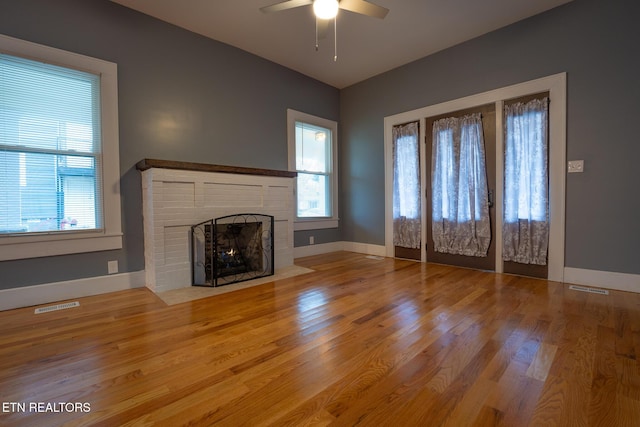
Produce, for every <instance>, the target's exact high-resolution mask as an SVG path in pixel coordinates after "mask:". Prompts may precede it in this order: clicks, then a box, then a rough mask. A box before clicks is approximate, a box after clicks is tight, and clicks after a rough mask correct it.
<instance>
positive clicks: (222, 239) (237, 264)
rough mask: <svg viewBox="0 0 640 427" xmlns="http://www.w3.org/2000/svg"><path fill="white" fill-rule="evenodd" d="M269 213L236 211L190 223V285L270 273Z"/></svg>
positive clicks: (270, 217)
mask: <svg viewBox="0 0 640 427" xmlns="http://www.w3.org/2000/svg"><path fill="white" fill-rule="evenodd" d="M273 261H274V254H273V216H271V215H261V214H238V215H228V216H223V217H220V218H215V219H211V220H209V221H205V222H202V223H200V224H196V225H194V226H192V227H191V265H192V282H193V285H194V286H222V285H228V284H230V283H236V282H242V281H245V280H250V279H255V278H258V277H263V276H271V275H273V268H274V267H273Z"/></svg>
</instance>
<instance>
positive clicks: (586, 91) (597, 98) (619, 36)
mask: <svg viewBox="0 0 640 427" xmlns="http://www.w3.org/2000/svg"><path fill="white" fill-rule="evenodd" d="M638 17H640V5H639V3H638V2H632V1H628V0H609V1H606V2H605V1H602V0H575V1H573V2H572V3H569V4H566V5H564V6H561V7H559V8H556V9H554V10H551V11H549V12H547V13H544V14H541V15H538V16H535V17H533V18H530V19H528V20H525V21H522V22H519V23H517V24H514V25H512V26H509V27H506V28H504V29H501V30H498V31H495V32H492V33H489V34H487V35H485V36H482V37H479V38H477V39H474V40H472V41H469V42H467V43H464V44H461V45H458V46H455V47H453V48H450V49H447V50H445V51H442V52H439V53H437V54H435V55H431V56H429V57H426V58H423V59H421V60H419V61H416V62H413V63H411V64H408V65H406V66H403V67H401V68H398V69H395V70H392V71H390V72H387V73H385V74H382V75H379V76H376V77H374V78H372V79H369V80H367V81H365V82H362V83H359V84H356V85H354V86H351V87H349V88H347V89H344V90H342V91H341V94H340V123H341V126H342V134H341V141H342V145H341V152H340V155H341V160H342V164H341V171H340V172H341V179H342V198H341V201H340V202H341V206H342V207H343V217H342V224H341V225H342V227H343V234H342V238H343V240H345V241H356V242H364V243H371V244H378V245H383V244H384V191H383V188H384V177H383V170H384V159H383V146H384V141H383V119H384V117H385V116H389V115H393V114H397V113H400V112H404V111H410V110H413V109H417V108H421V107H425V106H429V105H432V104H437V103H440V102H443V101H448V100H452V99H456V98H460V97H464V96H467V95H472V94H476V93H481V92H484V91H488V90H492V89H496V88H499V87H504V86H508V85H511V84H515V83H519V82H523V81H527V80H531V79H535V78H539V77H544V76H547V75H551V74H556V73H560V72H567V80H568V83H567V86H568V112H567V113H568V119H567V120H568V123H567V126H568V130H567V158H568V159H569V160H572V159H584V161H585V172H584V173H582V174H571V175H568V176H567V179H566V184H567V192H566V200H567V212H566V215H567V216H566V221H567V224H566V261H565V264H566V266H567V267H574V268H584V269H593V270H602V271H614V272H622V273H634V274H638V273H640V249H639V247H640V246H639V244H640V221H639V220H638V218H639V217H640V213H639V212H640V197H639V194H640V190H639V189H638V185H639V184H640V168H639V167H637V165H636V164H637V162H638V159H640V137H639V136H638V133H637V131H636V129H637V122H638V119H637V117H638V115H640V102H639V101H638V100H639V99H640V83H638V79H639V78H640V77H639V76H640V56H639V55H638V47H637V43H638V41H639V40H640V26H639V25H638V23H637V19H638Z"/></svg>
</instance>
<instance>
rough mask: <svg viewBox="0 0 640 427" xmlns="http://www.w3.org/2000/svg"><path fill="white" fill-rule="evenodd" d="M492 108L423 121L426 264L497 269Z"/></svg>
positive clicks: (489, 105)
mask: <svg viewBox="0 0 640 427" xmlns="http://www.w3.org/2000/svg"><path fill="white" fill-rule="evenodd" d="M495 123H496V116H495V104H487V105H483V106H479V107H474V108H471V109H466V110H461V111H455V112H451V113H447V114H443V115H439V116H435V117H428V118H427V119H426V132H425V158H426V159H427V162H426V163H427V165H426V167H427V168H428V169H426V171H425V172H426V173H425V178H426V188H427V192H428V194H427V197H426V202H427V209H426V211H427V221H426V232H427V233H426V234H427V242H426V244H427V261H429V262H435V263H441V264H449V265H455V266H460V267H468V268H475V269H481V270H491V271H492V270H495V230H494V228H495V210H494V208H493V195H494V194H495V180H496V179H495V176H496V173H495V171H496V161H495V159H496V143H495V140H496V135H495V132H496V129H495V128H496V126H495Z"/></svg>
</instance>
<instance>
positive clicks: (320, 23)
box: [316, 18, 331, 40]
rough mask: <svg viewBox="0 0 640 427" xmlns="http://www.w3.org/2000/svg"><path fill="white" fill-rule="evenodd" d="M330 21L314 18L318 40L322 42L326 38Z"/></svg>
mask: <svg viewBox="0 0 640 427" xmlns="http://www.w3.org/2000/svg"><path fill="white" fill-rule="evenodd" d="M330 21H331V20H330V19H320V18H316V28H317V30H318V40H322V39H325V38H327V34H328V33H329V22H330Z"/></svg>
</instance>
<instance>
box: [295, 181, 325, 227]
mask: <svg viewBox="0 0 640 427" xmlns="http://www.w3.org/2000/svg"><path fill="white" fill-rule="evenodd" d="M330 216H331V204H330V199H329V178H328V177H327V176H325V175H317V174H309V173H300V172H299V173H298V217H300V218H313V217H316V218H317V217H330Z"/></svg>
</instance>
